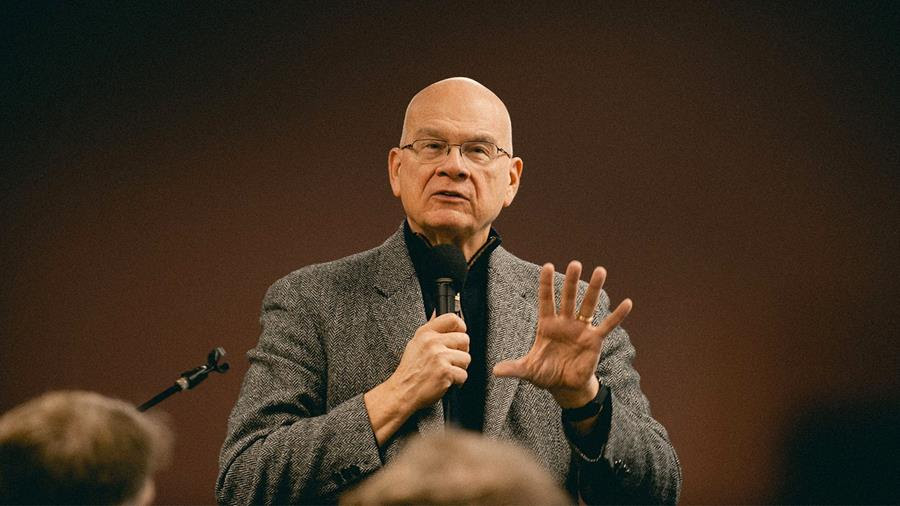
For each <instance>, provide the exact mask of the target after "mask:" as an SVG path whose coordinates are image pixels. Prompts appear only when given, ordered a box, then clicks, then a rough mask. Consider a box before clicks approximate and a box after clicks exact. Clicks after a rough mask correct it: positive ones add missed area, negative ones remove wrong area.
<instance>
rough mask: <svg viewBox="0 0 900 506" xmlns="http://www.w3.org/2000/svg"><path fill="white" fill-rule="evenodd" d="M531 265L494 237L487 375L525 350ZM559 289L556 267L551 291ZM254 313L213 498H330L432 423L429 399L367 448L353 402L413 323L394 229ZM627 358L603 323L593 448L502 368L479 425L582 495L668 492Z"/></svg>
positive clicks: (417, 316) (394, 357)
mask: <svg viewBox="0 0 900 506" xmlns="http://www.w3.org/2000/svg"><path fill="white" fill-rule="evenodd" d="M539 270H540V267H539V266H537V265H534V264H532V263H529V262H525V261H523V260H520V259H518V258H516V257H515V256H513V255H512V254H510V253H509V252H508V251H506V250H505V249H503V248H502V247H499V248H497V250H495V251H494V252H493V254H492V255H491V258H490V263H489V271H488V272H489V281H488V308H489V313H488V314H489V322H488V343H487V370H488V371H490V370H492V368H493V366H494V364H496V363H497V362H500V361H502V360H508V359H514V358H518V357H520V356H522V355H524V354H525V353H526V352H527V351H528V349H529V348H530V347H531V343H532V341H533V340H534V333H535V328H536V324H537V320H536V309H537V284H538V272H539ZM561 285H562V276H561V275H558V277H557V279H556V289H557V291H558V290H559V289H560V288H561ZM585 286H586V284H585V283H583V282H582V284H581V286H580V294H579V298H580V297H581V295H582V294H583V292H584V288H585ZM557 300H559V297H558V296H557ZM608 304H609V299H608V298H607V296H606V294H605V293H603V294H602V300H601V304H600V307H599V308H598V310H597V313H596V314H595V323H596V322H599V320H601V319H602V318H603V317H604V316H605V315H606V314H608V311H609V309H608ZM260 321H261V325H262V335H261V337H260V339H259V343H258V345H257V346H256V348H254V349H253V350H251V351H250V352H248V358H249V360H250V368H249V370H248V372H247V375H246V377H245V379H244V383H243V386H242V389H241V393H240V397H239V399H238V401H237V403H236V405H235V407H234V410H233V412H232V414H231V417H230V419H229V423H228V435H227V439H226V441H225V444H224V446H223V448H222V452H221V456H220V459H219V466H220V473H219V479H218V482H217V487H216V492H217V497H218V499H219V501H220V502H221V503H223V504H283V503H328V502H334V501H336V500H337V497H338V496H339V494H340V493H341V492H342V491H343V490H345V489H346V488H347V487H349V486H350V485H352V484H353V483H355V482H357V481H358V480H360V479H361V478H363V477H365V476H366V475H368V474H370V473H372V472H374V471H376V470H377V469H379V468H380V467H381V466H382V463H383V462H385V461H387V460H389V459H390V458H391V457H392V456H393V455H395V454H396V452H397V451H398V450H399V448H400V447H401V446H402V443H403V441H404V440H405V439H406V437H407V436H409V435H410V434H411V433H415V432H416V431H419V432H427V431H433V430H440V429H441V428H442V426H443V425H442V424H443V413H442V407H441V403H440V402H438V403H435V404H434V405H433V406H431V407H429V408H427V409H424V410H421V411H420V412H418V413H416V415H415V416H413V418H411V419H410V420H409V421H408V422H407V423H406V424H405V425H404V426H403V428H402V429H401V430H400V431H399V432H398V433H397V434H396V435H395V436H394V437H393V438H392V439H391V440H390V441H389V443H388V444H387V445H386V448H385V449H383V450H382V451H379V448H378V446H377V445H376V442H375V437H374V435H373V433H372V428H371V426H370V424H369V419H368V415H367V412H366V408H365V404H364V402H363V397H362V396H363V394H364V393H365V392H366V391H368V390H370V389H371V388H373V387H375V386H376V385H378V384H379V383H381V382H383V381H384V380H385V379H387V378H388V377H389V376H390V374H391V373H393V371H394V370H395V369H396V367H397V364H398V363H399V361H400V357H401V354H402V352H403V350H404V347H405V345H406V343H407V342H408V341H409V339H411V337H412V336H413V334H414V333H415V330H416V329H417V328H418V327H419V326H421V325H423V324H424V323H425V317H424V312H423V311H422V294H421V290H420V288H419V283H418V281H417V280H416V276H415V271H414V269H413V266H412V263H411V261H410V258H409V254H408V252H407V249H406V245H405V243H404V240H403V232H402V228H401V229H400V230H398V232H397V233H395V234H394V235H392V236H391V237H390V238H389V239H388V240H387V241H386V242H385V243H384V244H382V245H381V246H379V247H377V248H374V249H372V250H369V251H365V252H362V253H359V254H356V255H352V256H349V257H346V258H343V259H340V260H337V261H334V262H329V263H325V264H319V265H312V266H308V267H305V268H303V269H300V270H298V271H295V272H293V273H291V274H290V275H288V276H286V277H284V278H282V279H281V280H279V281H277V282H276V283H275V284H273V285H272V286H271V287H270V288H269V291H268V293H267V294H266V297H265V299H264V301H263V307H262V316H261V320H260ZM633 359H634V347H633V346H632V345H631V342H630V341H629V339H628V335H627V334H626V333H625V331H624V330H622V329H621V328H617V329H615V330H614V331H613V332H611V333H610V334H609V335H608V336H607V338H606V340H605V341H604V344H603V353H602V356H601V360H600V364H599V367H598V371H599V374H600V378H601V381H602V382H603V384H605V385H607V386H608V387H609V389H610V392H611V393H612V423H611V430H610V434H609V439H608V441H607V443H606V445H605V448H604V450H603V453H602V455H600V457H599V458H590V457H589V456H587V455H585V454H584V453H582V452H581V451H579V450H578V449H577V448H575V447H574V446H573V445H571V444H570V443H569V441H568V440H567V438H566V435H565V433H564V430H563V427H562V423H561V420H560V408H559V406H558V405H557V404H556V402H555V401H554V400H553V398H552V397H551V396H550V394H549V393H548V392H546V391H544V390H541V389H539V388H535V387H534V386H532V385H531V384H529V383H527V382H524V381H520V380H517V379H513V378H496V377H493V376H492V375H489V377H488V384H487V398H486V407H485V424H484V433H485V435H486V436H488V437H496V438H504V439H509V440H513V441H516V442H517V443H519V444H521V445H523V446H524V447H526V448H527V449H529V450H530V451H531V452H532V453H533V454H534V455H535V457H536V458H537V459H538V461H539V462H541V463H542V464H543V465H544V466H546V467H547V469H548V470H550V471H551V472H552V473H553V474H554V475H555V476H556V477H557V479H558V480H559V482H560V483H561V484H564V485H565V486H566V487H567V488H568V489H569V490H570V492H573V493H574V492H575V490H576V489H580V492H581V494H582V496H583V497H584V499H586V500H588V501H593V500H609V501H613V502H631V501H634V502H643V503H651V502H663V503H674V502H676V501H677V498H678V494H679V492H680V488H681V468H680V466H679V463H678V459H677V457H676V455H675V451H674V449H673V448H672V446H671V444H670V443H669V439H668V435H667V434H666V431H665V429H664V428H663V427H662V425H660V424H659V423H658V422H656V421H655V420H653V418H651V416H650V409H649V404H648V402H647V399H646V397H645V396H644V395H643V393H641V390H640V385H639V376H638V374H637V372H636V371H635V370H634V368H633V367H632V365H631V364H632V361H633Z"/></svg>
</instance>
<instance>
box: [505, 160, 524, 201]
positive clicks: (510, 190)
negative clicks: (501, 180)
mask: <svg viewBox="0 0 900 506" xmlns="http://www.w3.org/2000/svg"><path fill="white" fill-rule="evenodd" d="M523 166H524V163H523V162H522V159H521V158H519V157H518V156H517V157H515V158H513V159H512V160H510V162H509V169H508V170H509V186H507V187H506V198H505V199H503V207H509V206H510V204H512V202H513V199H514V198H516V193H518V192H519V181H520V180H521V179H522V167H523Z"/></svg>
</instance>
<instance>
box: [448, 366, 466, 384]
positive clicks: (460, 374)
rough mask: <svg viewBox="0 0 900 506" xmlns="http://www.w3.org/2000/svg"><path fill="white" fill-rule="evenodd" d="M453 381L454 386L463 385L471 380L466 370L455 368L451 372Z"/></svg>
mask: <svg viewBox="0 0 900 506" xmlns="http://www.w3.org/2000/svg"><path fill="white" fill-rule="evenodd" d="M450 375H451V381H453V384H454V385H462V384H463V383H465V382H466V380H467V379H468V378H469V373H467V372H466V370H465V369H461V368H459V367H454V368H453V369H451V370H450Z"/></svg>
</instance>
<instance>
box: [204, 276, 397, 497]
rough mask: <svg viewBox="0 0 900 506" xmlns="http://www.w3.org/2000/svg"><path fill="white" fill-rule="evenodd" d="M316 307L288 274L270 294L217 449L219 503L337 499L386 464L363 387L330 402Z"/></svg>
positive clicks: (272, 288) (217, 491)
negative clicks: (303, 294)
mask: <svg viewBox="0 0 900 506" xmlns="http://www.w3.org/2000/svg"><path fill="white" fill-rule="evenodd" d="M315 309H316V308H315V306H314V305H313V303H312V302H311V301H309V300H306V299H304V298H303V296H302V295H301V294H300V290H299V282H297V280H296V279H294V280H293V281H292V280H291V279H290V277H289V278H285V279H282V280H281V281H279V282H276V283H275V284H274V285H272V287H271V288H270V289H269V291H268V293H267V294H266V297H265V299H264V301H263V308H262V316H261V319H260V322H261V325H262V335H261V337H260V339H259V343H258V345H257V346H256V348H254V349H253V350H251V351H250V352H249V353H248V358H249V362H250V367H249V370H248V371H247V375H246V377H245V379H244V383H243V385H242V387H241V392H240V396H239V398H238V400H237V403H236V404H235V407H234V409H233V411H232V413H231V416H230V418H229V420H228V434H227V436H226V440H225V443H224V445H223V447H222V452H221V454H220V457H219V477H218V481H217V483H216V496H217V499H218V501H219V502H220V503H222V504H273V503H279V504H286V503H303V502H316V503H322V502H333V501H336V499H337V496H338V494H339V493H340V492H341V491H343V490H344V489H345V488H346V487H347V486H349V485H351V484H352V483H354V482H356V481H358V480H359V479H361V478H362V477H364V476H366V475H368V474H369V473H371V472H373V471H374V470H376V469H378V468H379V467H381V465H382V462H381V457H380V456H379V451H378V446H377V443H376V441H375V436H374V434H373V432H372V427H371V424H370V422H369V417H368V412H367V411H366V407H365V403H364V402H363V396H362V394H358V395H355V396H353V397H351V398H349V399H346V400H344V401H343V402H342V403H340V404H338V405H336V406H333V407H331V408H330V409H329V407H328V405H327V399H326V386H327V385H326V381H327V380H326V378H327V376H326V372H327V371H326V368H327V361H326V356H325V351H324V347H323V342H322V334H321V331H320V330H321V328H322V326H321V322H319V321H317V318H318V317H317V315H318V314H320V313H319V312H317V311H316V310H315Z"/></svg>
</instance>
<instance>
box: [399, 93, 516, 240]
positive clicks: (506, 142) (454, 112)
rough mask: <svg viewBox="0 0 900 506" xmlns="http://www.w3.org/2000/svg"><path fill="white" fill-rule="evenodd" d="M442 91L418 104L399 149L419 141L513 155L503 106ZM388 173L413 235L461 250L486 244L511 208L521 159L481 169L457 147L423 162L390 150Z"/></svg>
mask: <svg viewBox="0 0 900 506" xmlns="http://www.w3.org/2000/svg"><path fill="white" fill-rule="evenodd" d="M441 84H442V83H438V85H435V86H436V87H438V89H437V90H431V91H433V92H429V91H430V90H429V89H426V90H425V92H423V93H421V94H420V95H418V96H417V97H416V98H415V99H413V102H412V103H411V104H410V109H409V111H408V113H407V118H406V124H405V128H404V136H403V137H404V138H403V139H402V144H401V145H405V144H408V143H411V142H412V141H414V140H417V139H442V140H445V141H448V142H450V143H452V144H460V143H463V142H466V141H473V140H487V141H491V142H493V143H495V144H497V145H498V146H499V147H501V148H503V149H505V150H507V151H511V149H512V146H511V145H510V144H511V141H510V127H509V117H508V115H507V113H506V110H505V107H504V106H503V104H502V102H500V101H499V99H497V98H496V97H495V96H493V94H490V92H489V91H487V90H486V89H481V88H477V87H475V86H474V85H472V84H470V83H466V82H462V83H458V82H457V83H447V84H445V85H444V86H440V85H441ZM388 171H389V175H390V181H391V189H392V190H393V193H394V196H396V197H399V198H400V200H401V201H402V203H403V209H404V211H405V212H406V215H407V217H408V218H409V221H410V226H411V227H412V228H413V230H415V231H416V232H420V233H424V234H425V235H426V237H428V238H429V239H430V240H432V241H433V242H434V241H436V240H437V242H456V243H459V244H464V243H467V242H469V241H473V240H474V241H483V240H485V239H486V238H487V232H488V230H489V227H490V225H491V223H492V222H493V221H494V220H495V219H496V218H497V216H498V215H499V214H500V211H501V209H503V208H504V207H506V206H508V205H510V204H511V203H512V201H513V198H514V197H515V195H516V191H517V190H518V187H519V176H520V175H521V172H522V160H521V159H519V158H512V159H510V158H509V157H507V156H506V155H503V154H501V155H500V156H499V157H497V158H496V159H495V160H493V161H492V162H490V163H488V164H486V165H479V164H475V163H473V162H470V161H469V160H468V159H466V158H465V157H463V156H462V154H461V153H460V150H459V148H457V147H453V148H451V150H450V154H449V155H448V156H447V158H446V159H444V160H443V161H440V162H436V163H434V162H433V163H425V162H421V161H419V159H418V157H417V156H416V153H415V152H413V151H412V150H411V149H400V148H393V149H391V151H390V154H389V156H388ZM477 246H480V244H478V245H477ZM464 249H465V248H464Z"/></svg>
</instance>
